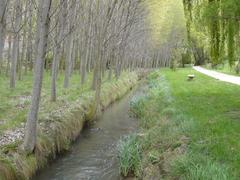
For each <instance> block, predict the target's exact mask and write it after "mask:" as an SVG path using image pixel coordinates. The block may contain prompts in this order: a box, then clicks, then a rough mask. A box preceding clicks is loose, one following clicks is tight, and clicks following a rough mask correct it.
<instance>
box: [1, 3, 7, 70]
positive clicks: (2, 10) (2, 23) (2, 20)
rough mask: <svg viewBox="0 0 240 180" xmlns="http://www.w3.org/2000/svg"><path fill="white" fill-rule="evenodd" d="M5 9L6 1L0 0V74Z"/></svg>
mask: <svg viewBox="0 0 240 180" xmlns="http://www.w3.org/2000/svg"><path fill="white" fill-rule="evenodd" d="M6 9H7V1H6V0H0V74H1V71H2V65H3V49H4V41H5V29H6V17H5V14H6Z"/></svg>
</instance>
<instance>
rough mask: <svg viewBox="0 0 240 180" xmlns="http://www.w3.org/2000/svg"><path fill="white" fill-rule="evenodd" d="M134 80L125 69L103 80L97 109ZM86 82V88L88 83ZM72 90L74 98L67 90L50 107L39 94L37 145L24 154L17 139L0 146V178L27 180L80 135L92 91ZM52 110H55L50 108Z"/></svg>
mask: <svg viewBox="0 0 240 180" xmlns="http://www.w3.org/2000/svg"><path fill="white" fill-rule="evenodd" d="M137 81H138V73H135V72H131V73H128V72H125V73H123V74H122V75H121V77H120V78H119V79H118V80H116V79H112V80H111V81H107V80H106V79H104V83H103V84H102V87H101V100H100V104H101V108H102V109H105V108H107V106H108V105H110V104H111V103H112V102H114V101H116V100H117V99H119V98H120V97H122V96H123V95H124V94H125V93H126V92H127V91H128V90H129V89H131V88H132V87H133V86H134V85H136V83H137ZM88 82H90V79H89V80H88ZM86 85H88V86H89V87H90V83H89V84H86ZM83 87H84V86H83ZM72 90H75V91H76V92H73V94H74V93H76V98H75V99H73V98H69V96H68V93H71V91H69V92H68V93H67V94H66V95H65V96H63V97H60V98H59V100H58V102H56V104H55V103H51V104H52V105H53V106H54V108H53V107H50V106H49V107H48V103H47V102H48V98H46V97H48V96H46V97H43V102H44V101H45V102H46V103H47V104H44V103H43V104H41V108H40V109H41V116H40V118H39V123H40V125H39V126H38V137H37V145H36V149H35V151H34V153H33V154H31V155H26V154H24V153H22V152H19V149H18V146H19V144H21V143H22V142H21V141H19V142H14V143H12V144H8V145H4V146H2V147H1V148H0V174H1V175H0V178H3V179H16V178H15V177H17V179H30V178H31V177H32V176H33V175H34V174H35V173H36V171H37V170H39V169H41V168H42V167H44V166H45V165H46V164H47V163H48V160H50V159H54V158H55V157H56V155H57V154H58V153H61V152H62V151H66V150H68V149H69V147H70V145H71V142H73V141H74V140H75V139H76V138H77V137H78V135H79V134H80V132H81V130H82V128H83V125H84V123H85V122H87V121H90V120H92V119H93V117H94V115H95V110H94V109H95V108H94V107H96V106H95V102H94V94H95V93H94V91H91V90H90V89H88V88H86V90H84V91H81V90H79V89H78V88H77V89H74V88H73V89H72ZM113 92H114V93H113ZM70 96H71V97H73V96H72V95H70ZM47 108H49V109H47ZM52 109H55V110H54V111H51V110H52ZM44 111H45V112H44ZM43 112H44V113H43Z"/></svg>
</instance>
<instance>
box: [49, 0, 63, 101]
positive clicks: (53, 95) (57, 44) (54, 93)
mask: <svg viewBox="0 0 240 180" xmlns="http://www.w3.org/2000/svg"><path fill="white" fill-rule="evenodd" d="M60 3H61V5H62V11H61V12H62V13H61V15H60V16H61V17H60V21H59V31H58V30H56V39H55V42H54V43H55V47H54V57H53V64H52V79H51V101H53V102H54V101H56V100H57V88H56V81H57V74H58V66H59V62H60V58H61V44H62V43H61V41H62V40H63V35H64V29H65V28H64V23H65V21H66V16H67V12H66V9H67V1H66V0H61V2H60Z"/></svg>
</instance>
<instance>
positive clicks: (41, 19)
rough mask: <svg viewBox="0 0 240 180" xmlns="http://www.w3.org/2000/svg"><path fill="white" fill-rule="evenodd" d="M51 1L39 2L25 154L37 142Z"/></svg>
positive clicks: (30, 151) (41, 0)
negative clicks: (37, 34) (36, 42)
mask: <svg viewBox="0 0 240 180" xmlns="http://www.w3.org/2000/svg"><path fill="white" fill-rule="evenodd" d="M51 2H52V0H39V1H38V3H39V6H38V7H39V15H38V23H39V24H38V25H37V27H38V28H39V29H38V32H39V36H38V38H39V40H37V41H38V45H37V48H36V61H35V70H34V83H33V90H32V102H31V106H30V111H29V114H28V118H27V123H26V127H25V128H26V129H25V137H24V143H23V149H24V150H25V151H26V152H27V153H32V152H33V150H34V148H35V146H36V140H37V119H38V111H39V104H40V97H41V88H42V79H43V68H44V58H45V56H46V48H47V38H48V29H49V23H50V18H49V13H50V7H51Z"/></svg>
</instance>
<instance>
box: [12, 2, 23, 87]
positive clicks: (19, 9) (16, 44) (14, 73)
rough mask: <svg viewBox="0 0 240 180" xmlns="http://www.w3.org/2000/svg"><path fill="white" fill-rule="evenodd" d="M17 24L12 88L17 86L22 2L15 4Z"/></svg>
mask: <svg viewBox="0 0 240 180" xmlns="http://www.w3.org/2000/svg"><path fill="white" fill-rule="evenodd" d="M15 3H16V4H15V9H16V12H15V24H14V27H13V28H14V29H13V31H14V37H13V49H12V62H11V76H10V88H15V86H16V74H17V61H18V53H19V34H20V33H19V31H20V23H21V1H20V0H16V2H15Z"/></svg>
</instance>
